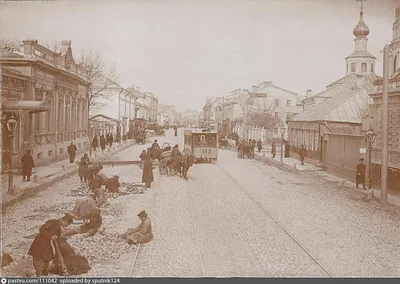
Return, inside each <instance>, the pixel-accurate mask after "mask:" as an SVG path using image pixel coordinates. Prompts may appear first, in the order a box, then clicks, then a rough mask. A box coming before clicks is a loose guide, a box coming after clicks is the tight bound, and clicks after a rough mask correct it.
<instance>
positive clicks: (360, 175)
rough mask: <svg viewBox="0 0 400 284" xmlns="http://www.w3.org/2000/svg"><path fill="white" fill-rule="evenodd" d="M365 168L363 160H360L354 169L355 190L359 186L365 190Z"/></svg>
mask: <svg viewBox="0 0 400 284" xmlns="http://www.w3.org/2000/svg"><path fill="white" fill-rule="evenodd" d="M366 170H367V167H366V166H365V165H364V159H363V158H360V159H359V163H358V164H357V167H356V188H358V185H359V184H362V185H363V189H364V190H365V171H366Z"/></svg>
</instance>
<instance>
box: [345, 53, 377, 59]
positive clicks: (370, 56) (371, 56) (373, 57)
mask: <svg viewBox="0 0 400 284" xmlns="http://www.w3.org/2000/svg"><path fill="white" fill-rule="evenodd" d="M349 58H372V59H376V57H375V56H373V55H372V54H371V55H369V56H352V55H349V56H347V57H345V58H344V59H349Z"/></svg>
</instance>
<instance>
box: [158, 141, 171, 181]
mask: <svg viewBox="0 0 400 284" xmlns="http://www.w3.org/2000/svg"><path fill="white" fill-rule="evenodd" d="M158 160H159V165H158V168H159V170H160V174H162V175H168V174H169V171H170V170H171V169H172V150H171V146H170V145H169V143H167V142H165V143H163V144H162V152H161V153H160V155H159V159H158Z"/></svg>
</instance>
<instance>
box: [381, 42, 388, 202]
mask: <svg viewBox="0 0 400 284" xmlns="http://www.w3.org/2000/svg"><path fill="white" fill-rule="evenodd" d="M388 88H389V46H388V45H385V48H384V49H383V93H382V112H383V119H382V120H383V121H382V122H383V125H382V155H381V156H382V159H381V202H383V203H384V202H386V201H387V180H388V135H389V131H388V130H389V120H388V117H389V115H388V101H389V98H388Z"/></svg>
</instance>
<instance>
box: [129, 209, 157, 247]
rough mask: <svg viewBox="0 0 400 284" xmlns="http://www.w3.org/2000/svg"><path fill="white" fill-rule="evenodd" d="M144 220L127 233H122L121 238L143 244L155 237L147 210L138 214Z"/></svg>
mask: <svg viewBox="0 0 400 284" xmlns="http://www.w3.org/2000/svg"><path fill="white" fill-rule="evenodd" d="M138 217H139V218H140V220H141V221H142V222H141V223H140V224H139V226H137V227H136V228H135V229H128V230H127V231H126V233H124V234H122V235H121V238H122V239H123V240H124V241H125V242H127V243H128V244H134V245H136V244H138V243H140V244H143V243H148V242H150V241H151V240H152V239H153V233H152V230H151V222H150V219H149V217H148V215H147V213H146V211H145V210H143V211H142V212H140V213H139V214H138Z"/></svg>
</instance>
